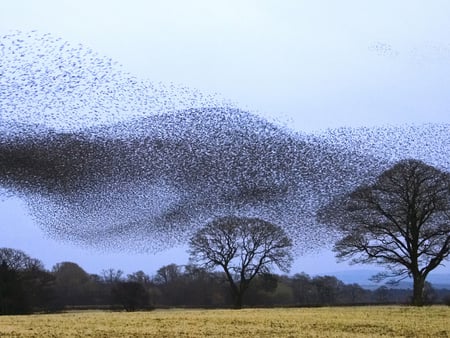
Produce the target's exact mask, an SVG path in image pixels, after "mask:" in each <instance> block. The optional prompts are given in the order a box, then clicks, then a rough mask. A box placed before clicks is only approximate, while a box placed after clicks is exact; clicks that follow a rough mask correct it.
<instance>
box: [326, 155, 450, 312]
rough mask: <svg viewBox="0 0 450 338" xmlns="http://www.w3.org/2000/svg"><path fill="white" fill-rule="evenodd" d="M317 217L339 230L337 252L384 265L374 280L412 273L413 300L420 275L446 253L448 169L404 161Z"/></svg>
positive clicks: (419, 296)
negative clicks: (383, 269) (339, 237)
mask: <svg viewBox="0 0 450 338" xmlns="http://www.w3.org/2000/svg"><path fill="white" fill-rule="evenodd" d="M318 219H319V221H320V222H322V223H326V224H329V225H331V226H333V229H337V230H338V231H340V232H341V233H342V236H343V237H342V239H340V240H339V241H338V242H337V243H336V244H335V247H334V250H335V252H336V253H337V257H338V258H340V259H343V260H345V259H351V260H352V262H353V263H375V264H379V265H383V266H386V267H387V271H386V272H385V273H381V274H379V275H376V276H375V279H378V280H382V279H385V278H394V279H393V280H394V281H399V280H402V279H404V278H407V277H412V279H413V283H414V287H413V299H412V303H413V304H414V305H418V306H420V305H422V304H423V301H424V297H423V290H424V285H425V280H426V278H427V276H428V274H429V273H430V271H432V270H433V269H435V268H436V267H438V266H439V265H440V264H441V263H442V262H443V261H444V260H445V259H447V258H448V256H449V254H450V174H449V173H447V172H443V171H440V170H438V169H436V168H434V167H432V166H429V165H427V164H425V163H423V162H421V161H418V160H412V159H410V160H403V161H400V162H398V163H397V164H395V165H394V166H393V167H392V168H390V169H388V170H386V171H385V172H383V173H382V174H381V175H380V176H379V177H378V178H377V179H376V181H375V183H373V184H372V185H364V186H361V187H359V188H357V189H356V190H354V191H353V192H351V193H348V194H346V195H344V196H341V197H339V198H336V199H335V200H333V201H332V202H331V203H330V204H328V205H327V206H325V207H324V208H322V209H321V210H319V212H318Z"/></svg>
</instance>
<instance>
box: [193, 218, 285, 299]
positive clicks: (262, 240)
mask: <svg viewBox="0 0 450 338" xmlns="http://www.w3.org/2000/svg"><path fill="white" fill-rule="evenodd" d="M189 246H190V250H189V252H190V255H191V260H192V261H194V262H196V263H201V264H202V265H204V266H206V267H207V268H215V267H220V268H222V269H223V271H224V272H225V275H226V278H227V280H228V282H229V285H230V288H231V293H232V296H233V300H234V306H235V308H241V307H242V297H243V295H244V293H245V291H246V290H247V289H248V288H249V285H250V282H251V281H252V280H253V279H254V278H255V276H257V275H259V274H262V273H268V272H269V271H270V269H271V268H272V267H273V266H277V267H278V268H279V269H280V270H282V271H286V272H287V271H288V270H289V268H290V266H291V264H292V253H291V248H292V241H291V239H290V238H289V237H288V236H287V234H286V233H285V232H284V230H283V229H282V228H281V227H279V226H277V225H274V224H272V223H270V222H267V221H264V220H261V219H258V218H246V217H242V218H240V217H235V216H229V217H223V218H217V219H214V220H213V221H211V222H210V223H208V224H207V225H206V226H205V227H203V228H201V229H200V230H198V231H197V233H195V235H194V236H193V237H192V238H191V239H190V242H189Z"/></svg>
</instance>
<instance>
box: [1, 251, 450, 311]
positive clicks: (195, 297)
mask: <svg viewBox="0 0 450 338" xmlns="http://www.w3.org/2000/svg"><path fill="white" fill-rule="evenodd" d="M0 259H1V265H0V313H1V314H23V313H31V312H54V311H61V310H64V309H71V308H72V309H73V308H85V309H88V308H103V309H114V310H126V311H134V310H150V309H154V308H155V307H202V308H220V307H230V306H231V304H232V299H231V298H232V297H231V295H230V290H229V286H228V284H227V281H226V278H225V276H224V275H223V273H220V272H214V271H208V270H205V269H203V268H200V267H197V266H194V265H184V266H180V265H175V264H170V265H167V266H163V267H161V268H160V269H159V270H158V271H157V272H156V274H155V275H153V276H149V275H147V274H145V273H144V272H142V271H138V272H135V273H132V274H128V275H125V274H124V273H123V272H122V271H120V270H114V269H109V270H104V271H102V273H101V274H100V275H97V274H89V273H87V272H86V271H84V270H83V269H82V268H81V267H80V266H79V265H77V264H76V263H73V262H62V263H59V264H56V265H55V266H54V267H53V268H52V269H51V270H50V271H48V270H46V269H44V267H43V265H42V263H41V262H40V261H39V260H36V259H33V258H30V257H28V256H27V255H26V254H24V253H23V252H21V251H19V250H13V249H0ZM425 293H426V295H425V296H426V300H427V303H428V304H435V303H447V304H449V305H450V290H446V289H443V290H435V289H433V288H432V287H431V285H430V284H427V287H426V290H425ZM410 298H411V290H400V289H392V288H387V287H386V286H382V287H380V288H378V289H376V290H367V289H364V288H362V287H361V286H359V285H358V284H345V283H343V282H342V281H340V280H339V279H337V278H336V277H333V276H316V277H311V276H308V275H307V274H304V273H302V274H295V275H293V276H285V275H274V274H263V275H260V276H258V277H257V278H256V279H255V280H254V281H253V283H252V286H251V288H249V290H248V291H247V293H246V294H245V296H244V300H243V304H244V306H248V307H261V306H267V307H268V306H328V305H362V304H406V303H409V302H410Z"/></svg>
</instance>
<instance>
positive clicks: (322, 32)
mask: <svg viewBox="0 0 450 338" xmlns="http://www.w3.org/2000/svg"><path fill="white" fill-rule="evenodd" d="M449 14H450V3H449V2H448V1H445V0H442V1H439V0H434V1H428V2H423V1H413V0H405V1H402V0H398V1H384V0H379V1H363V0H343V1H320V0H318V1H300V0H299V1H294V0H285V1H275V0H271V1H265V0H260V1H252V0H248V1H242V0H241V1H239V0H229V1H211V0H193V1H183V0H166V1H152V0H149V1H144V0H142V1H140V0H135V1H126V2H125V1H114V0H109V1H103V0H99V1H87V0H78V1H65V0H59V1H57V0H55V1H50V0H41V1H32V0H28V1H26V0H15V1H2V2H0V35H2V34H7V33H9V32H11V31H14V30H20V31H31V30H37V31H38V32H41V33H51V34H52V35H55V36H58V37H61V38H62V39H64V40H67V41H70V42H71V43H75V44H76V43H81V44H83V45H85V46H88V47H90V48H92V49H93V50H95V51H97V52H98V53H99V54H100V55H105V56H107V57H111V58H112V59H114V60H115V61H117V62H118V63H119V64H121V65H122V69H123V70H125V71H127V72H129V73H131V74H133V75H135V76H136V77H138V78H142V79H147V80H150V81H154V82H163V83H173V84H176V85H182V86H186V87H189V88H195V89H198V90H199V91H201V92H203V93H217V94H219V95H220V96H222V97H223V98H225V99H226V100H229V101H231V102H233V103H234V104H235V105H237V106H239V107H241V108H243V109H248V110H250V111H252V112H255V113H257V114H260V115H262V116H264V117H267V118H269V119H271V120H275V121H277V122H279V123H282V124H285V125H287V126H288V127H289V128H291V129H293V130H296V131H299V132H304V133H314V132H321V131H323V130H326V129H328V128H338V127H362V126H364V127H374V126H385V125H404V124H408V125H410V124H412V125H420V124H424V123H449V122H450V102H449V99H448V88H450V20H448V17H449ZM0 114H1V112H0ZM0 231H1V233H2V235H1V237H0V247H14V248H17V249H21V250H24V251H25V252H26V253H28V254H29V255H30V256H32V257H35V258H39V259H41V260H42V261H43V262H44V264H45V265H46V267H47V268H51V267H52V265H53V264H55V263H57V262H61V261H73V262H76V263H78V264H80V266H82V267H83V268H84V269H85V270H87V271H88V272H91V273H99V272H100V271H101V270H102V269H108V268H111V267H112V268H120V269H122V270H125V271H126V272H127V273H131V272H133V271H137V270H144V271H146V272H148V273H154V272H155V271H156V270H157V269H158V268H159V267H161V266H162V265H165V264H170V263H177V264H185V263H187V255H186V253H185V248H174V249H170V250H167V251H164V252H161V253H159V254H156V255H153V254H145V255H144V254H142V255H138V254H128V253H121V252H117V253H111V252H99V251H97V250H95V249H86V248H80V247H76V246H74V245H73V244H71V243H63V242H57V241H55V240H52V239H51V238H48V236H47V235H46V234H45V233H44V232H43V231H42V230H41V229H39V228H38V227H37V226H36V223H35V222H34V221H33V219H32V217H31V216H30V215H29V214H27V209H26V208H25V206H24V202H23V201H20V200H18V199H17V198H15V197H11V198H6V197H3V198H2V199H0ZM447 265H450V264H447ZM350 268H352V269H361V266H353V267H349V266H348V265H347V264H346V263H340V264H337V263H336V261H335V258H334V256H333V254H332V253H331V252H330V251H329V250H324V251H322V252H318V253H314V254H310V255H307V256H304V257H299V258H298V259H296V261H295V263H294V265H293V267H292V270H291V272H292V273H295V272H301V271H305V272H307V273H310V274H320V273H327V272H332V271H338V270H345V269H350ZM369 268H373V267H369ZM449 269H450V268H449V267H446V268H441V271H444V272H450V270H449Z"/></svg>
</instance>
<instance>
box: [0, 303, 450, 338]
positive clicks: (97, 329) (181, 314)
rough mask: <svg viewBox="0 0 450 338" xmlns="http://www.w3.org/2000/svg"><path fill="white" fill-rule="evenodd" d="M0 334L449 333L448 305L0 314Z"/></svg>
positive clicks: (303, 335)
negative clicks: (27, 314)
mask: <svg viewBox="0 0 450 338" xmlns="http://www.w3.org/2000/svg"><path fill="white" fill-rule="evenodd" d="M0 337H251V338H256V337H433V338H436V337H450V307H443V306H433V307H423V308H413V307H400V306H392V307H342V308H313V309H310V308H308V309H307V308H304V309H244V310H156V311H153V312H136V313H125V312H107V311H84V312H70V313H64V314H51V315H44V314H42V315H31V316H0Z"/></svg>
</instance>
